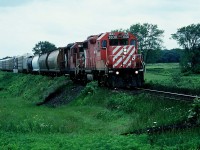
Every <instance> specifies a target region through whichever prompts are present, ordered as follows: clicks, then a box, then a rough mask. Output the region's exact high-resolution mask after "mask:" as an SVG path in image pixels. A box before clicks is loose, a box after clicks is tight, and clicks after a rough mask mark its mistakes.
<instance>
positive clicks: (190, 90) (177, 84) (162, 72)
mask: <svg viewBox="0 0 200 150" xmlns="http://www.w3.org/2000/svg"><path fill="white" fill-rule="evenodd" d="M145 83H146V86H148V87H150V88H154V89H159V90H166V91H172V92H179V93H185V94H195V95H198V94H199V89H200V75H199V74H188V73H187V74H184V73H181V71H180V67H179V65H178V64H176V63H172V64H148V65H147V66H146V73H145Z"/></svg>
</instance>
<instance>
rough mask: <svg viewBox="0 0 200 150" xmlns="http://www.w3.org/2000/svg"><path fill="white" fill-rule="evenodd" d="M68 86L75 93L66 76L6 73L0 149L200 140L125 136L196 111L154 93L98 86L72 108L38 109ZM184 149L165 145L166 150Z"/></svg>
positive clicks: (0, 97)
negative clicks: (54, 76)
mask: <svg viewBox="0 0 200 150" xmlns="http://www.w3.org/2000/svg"><path fill="white" fill-rule="evenodd" d="M63 85H65V87H64V88H66V89H67V90H69V91H70V90H73V88H74V85H73V84H72V83H71V81H70V80H69V79H68V78H65V77H57V78H50V77H45V76H40V75H38V76H34V75H24V74H12V73H5V72H0V88H1V89H2V90H1V91H0V149H160V148H163V146H162V144H161V143H163V142H165V141H166V142H168V143H169V142H170V139H168V138H165V135H166V136H173V137H176V139H177V140H179V139H183V138H184V137H186V136H187V133H188V134H190V136H189V137H190V138H192V137H193V138H194V139H198V137H199V136H198V135H197V134H196V133H193V130H191V131H190V130H188V131H185V134H179V132H176V133H167V134H162V135H140V136H138V135H130V136H122V135H120V134H122V133H125V132H128V131H133V130H136V129H140V128H146V127H152V126H155V122H156V125H163V124H170V123H172V122H175V121H177V120H180V119H183V118H184V117H187V115H188V111H189V109H190V108H189V107H190V106H189V105H188V104H185V103H179V102H175V101H168V100H167V99H162V98H158V97H153V96H151V95H149V94H135V95H132V94H130V93H123V92H119V91H116V90H109V89H105V88H99V87H98V86H97V83H96V82H91V83H89V84H88V85H87V86H86V87H85V88H84V89H83V91H82V92H81V93H77V97H76V98H75V99H74V100H73V101H72V102H70V103H69V104H68V105H61V106H57V107H48V105H41V106H37V105H36V103H38V102H42V101H44V99H45V97H47V95H49V93H52V92H53V91H54V90H56V89H57V88H59V87H61V86H63ZM69 93H70V92H69ZM195 131H199V130H195ZM180 133H182V132H181V131H180ZM179 135H180V136H181V137H179ZM190 138H188V139H190ZM172 140H173V139H172ZM188 141H189V140H188ZM180 144H181V143H180ZM178 146H179V145H177V144H175V143H174V144H173V142H172V144H171V145H169V144H165V148H167V147H169V148H174V147H175V148H179V147H178ZM185 146H186V147H189V146H191V141H190V142H187V141H185ZM192 147H193V148H197V147H198V140H193V141H192Z"/></svg>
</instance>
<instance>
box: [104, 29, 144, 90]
mask: <svg viewBox="0 0 200 150" xmlns="http://www.w3.org/2000/svg"><path fill="white" fill-rule="evenodd" d="M101 48H102V51H103V50H104V53H101V54H103V55H102V58H105V61H106V69H107V73H106V81H104V82H106V84H107V85H109V86H112V87H127V86H128V87H140V86H142V84H143V82H144V71H143V70H144V69H143V60H142V55H141V54H138V48H137V38H136V37H135V36H134V35H133V34H131V33H123V32H111V33H108V36H107V37H106V36H104V37H102V40H101ZM104 80H105V77H104ZM100 82H102V81H100Z"/></svg>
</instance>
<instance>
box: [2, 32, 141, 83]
mask: <svg viewBox="0 0 200 150" xmlns="http://www.w3.org/2000/svg"><path fill="white" fill-rule="evenodd" d="M19 58H20V59H19ZM19 60H20V61H19ZM0 70H5V71H13V70H14V72H24V71H25V72H29V73H30V72H32V73H40V74H49V75H55V74H56V75H57V74H61V75H62V74H69V75H70V78H71V79H72V80H73V81H77V82H82V83H86V82H88V81H92V80H98V83H99V85H106V86H110V87H139V86H142V84H143V82H144V63H143V60H142V56H141V54H138V46H137V38H136V37H135V36H134V35H133V34H131V33H123V32H107V33H102V34H99V35H92V36H89V37H88V38H87V40H85V41H83V42H76V43H72V44H68V45H67V46H66V47H60V48H58V49H57V50H55V51H52V52H50V53H47V54H42V55H40V56H39V55H36V56H30V55H23V56H19V57H13V58H9V59H5V60H0Z"/></svg>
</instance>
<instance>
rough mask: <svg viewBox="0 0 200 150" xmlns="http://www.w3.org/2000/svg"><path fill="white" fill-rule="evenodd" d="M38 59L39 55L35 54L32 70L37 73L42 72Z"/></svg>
mask: <svg viewBox="0 0 200 150" xmlns="http://www.w3.org/2000/svg"><path fill="white" fill-rule="evenodd" d="M38 59H39V55H35V56H34V57H33V59H32V68H33V70H32V72H33V73H35V74H38V73H39V72H40V68H39V62H38Z"/></svg>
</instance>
